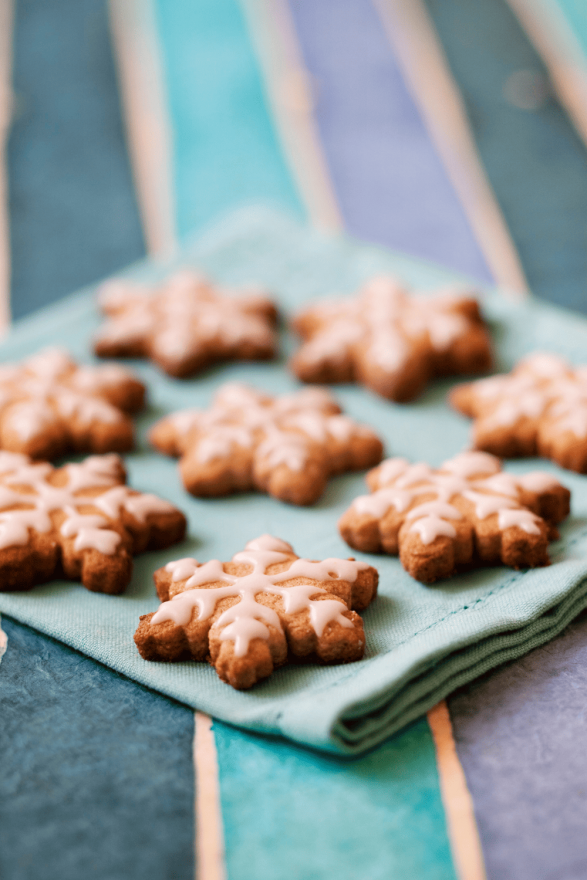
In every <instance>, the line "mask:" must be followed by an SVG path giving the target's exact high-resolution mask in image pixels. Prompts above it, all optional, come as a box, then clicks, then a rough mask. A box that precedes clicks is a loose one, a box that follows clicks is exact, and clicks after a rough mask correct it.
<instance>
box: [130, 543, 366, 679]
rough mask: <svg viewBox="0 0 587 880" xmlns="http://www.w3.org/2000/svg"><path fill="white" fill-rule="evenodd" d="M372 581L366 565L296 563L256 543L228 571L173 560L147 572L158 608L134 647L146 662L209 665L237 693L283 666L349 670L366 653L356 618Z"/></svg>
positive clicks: (286, 553) (289, 551) (280, 546)
mask: <svg viewBox="0 0 587 880" xmlns="http://www.w3.org/2000/svg"><path fill="white" fill-rule="evenodd" d="M377 581H378V575H377V571H376V570H375V569H374V568H372V567H371V566H370V565H367V563H364V562H356V561H355V560H353V559H325V560H323V561H322V562H312V561H310V560H308V559H300V558H299V557H298V556H296V554H295V553H294V550H293V548H292V546H291V544H288V543H286V542H285V541H281V540H280V539H278V538H273V537H271V536H270V535H262V536H261V537H260V538H257V539H255V540H254V541H249V543H248V544H247V545H246V547H245V549H244V550H243V551H241V552H240V553H237V554H236V555H235V556H233V557H232V562H220V561H219V560H217V559H212V560H210V561H209V562H206V563H204V564H201V563H199V562H197V560H195V559H179V560H177V561H175V562H170V563H168V564H167V565H166V566H165V567H164V568H160V569H159V570H158V571H156V572H155V585H156V588H157V594H158V595H159V598H160V599H161V601H162V604H161V605H160V606H159V609H158V611H156V612H155V613H154V614H146V615H143V616H142V617H141V621H140V624H139V627H138V629H137V631H136V633H135V642H136V644H137V647H138V649H139V651H140V653H141V656H142V657H144V658H145V660H166V661H174V660H206V659H209V660H210V662H211V663H212V664H213V665H214V666H215V667H216V671H217V673H218V675H219V676H220V678H221V679H222V680H223V681H225V682H228V684H231V685H232V686H233V687H235V688H238V689H244V688H249V687H251V686H252V685H254V684H255V683H256V682H258V681H259V680H260V679H263V678H266V677H267V676H268V675H270V674H271V673H272V672H273V670H274V669H275V668H276V667H278V666H282V665H283V664H284V663H285V662H286V661H287V659H288V656H289V657H291V658H292V659H296V660H298V661H299V660H306V661H307V660H314V661H316V660H318V661H320V662H322V663H350V662H352V661H354V660H360V659H361V657H362V656H363V653H364V650H365V635H364V632H363V622H362V620H361V618H360V617H359V615H358V614H357V613H356V611H362V610H364V609H365V608H366V607H367V606H368V605H369V603H370V602H371V601H372V600H373V599H374V597H375V594H376V592H377ZM353 609H354V610H353Z"/></svg>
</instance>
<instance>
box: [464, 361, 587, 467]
mask: <svg viewBox="0 0 587 880" xmlns="http://www.w3.org/2000/svg"><path fill="white" fill-rule="evenodd" d="M450 402H451V403H452V405H453V406H454V407H455V409H457V410H459V412H462V413H463V414H464V415H466V416H469V417H471V418H473V419H475V424H474V427H473V445H474V446H475V448H476V449H484V450H486V451H487V452H492V453H493V454H494V455H499V456H501V457H502V458H511V457H514V456H532V455H541V456H543V457H544V458H550V459H552V461H555V462H556V463H557V464H560V465H561V466H562V467H564V468H568V469H569V470H572V471H578V472H579V473H581V474H585V473H587V365H584V366H580V367H571V365H570V364H569V363H568V361H566V360H565V359H564V358H562V357H559V356H558V355H554V354H547V353H538V352H537V353H535V354H531V355H529V356H528V357H525V358H523V360H521V361H520V362H519V363H518V364H517V366H516V367H515V369H513V370H512V372H511V373H508V374H505V375H499V376H490V377H489V378H488V379H481V380H479V381H477V382H468V383H466V384H463V385H458V386H457V387H456V388H454V389H453V390H452V392H451V394H450Z"/></svg>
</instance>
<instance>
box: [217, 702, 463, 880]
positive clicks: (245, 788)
mask: <svg viewBox="0 0 587 880" xmlns="http://www.w3.org/2000/svg"><path fill="white" fill-rule="evenodd" d="M214 734H215V737H216V747H217V750H218V761H219V765H220V767H221V774H220V785H221V797H222V812H223V818H224V825H225V838H226V842H227V854H226V862H227V873H228V877H229V880H250V878H251V877H255V878H257V880H265V878H267V880H269V878H270V880H291V878H292V877H295V878H296V880H314V878H324V880H326V878H336V880H356V878H358V877H365V878H367V877H368V878H369V880H390V878H395V877H397V878H412V877H413V878H418V880H455V871H454V868H453V864H452V859H451V854H450V850H449V846H448V842H447V834H446V823H445V818H444V814H443V812H442V805H441V801H440V793H439V788H438V777H437V773H436V764H435V756H434V747H433V745H432V742H431V738H430V730H429V728H428V724H427V723H426V721H425V720H424V719H423V720H421V721H419V722H417V723H416V724H414V725H412V726H411V727H410V728H408V729H407V730H405V731H404V732H403V733H401V734H400V735H398V736H395V737H394V738H393V739H392V740H390V741H388V742H387V743H385V744H384V745H383V746H381V747H380V748H379V749H377V750H376V751H374V752H372V753H371V754H369V755H365V756H364V757H362V758H360V759H359V760H356V761H352V762H348V761H341V760H338V759H336V758H331V757H326V756H324V755H318V754H314V753H313V752H308V751H305V750H303V749H300V748H297V747H295V746H292V745H290V744H289V743H286V742H280V741H275V740H267V739H263V738H261V737H257V736H252V735H247V734H242V733H237V731H235V730H233V729H232V728H230V727H227V726H226V725H224V724H220V723H218V722H217V723H215V724H214Z"/></svg>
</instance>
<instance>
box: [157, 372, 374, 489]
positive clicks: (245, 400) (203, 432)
mask: <svg viewBox="0 0 587 880" xmlns="http://www.w3.org/2000/svg"><path fill="white" fill-rule="evenodd" d="M150 440H151V442H152V444H153V445H154V446H155V448H156V449H158V450H159V451H160V452H163V453H164V454H165V455H177V456H181V461H180V465H179V466H180V471H181V476H182V479H183V483H184V486H185V487H186V489H187V490H188V492H191V493H192V495H198V496H202V497H206V496H211V495H228V494H229V493H231V492H243V491H247V490H250V489H257V490H258V491H260V492H267V493H268V494H269V495H273V496H274V497H275V498H280V499H281V500H282V501H288V502H289V503H290V504H312V503H313V502H314V501H316V500H317V499H318V498H319V497H320V495H322V493H323V491H324V489H325V487H326V482H327V480H328V477H329V476H331V475H332V474H339V473H342V472H343V471H349V470H360V469H362V468H367V467H371V466H372V465H374V464H377V463H378V462H379V461H381V456H382V454H383V445H382V443H381V440H379V438H378V437H377V436H376V435H375V434H374V433H373V431H371V430H370V429H369V428H367V427H365V426H364V425H359V424H358V423H357V422H354V421H353V420H352V419H350V418H349V417H348V416H345V415H342V414H341V410H340V407H339V406H338V404H337V403H336V401H335V400H334V398H333V397H332V395H331V394H330V393H329V392H328V391H326V390H325V389H323V388H306V389H303V390H302V391H297V392H294V393H293V394H284V395H282V396H281V397H270V396H269V395H268V394H264V393H263V392H261V391H257V390H256V389H255V388H251V387H249V386H247V385H241V384H238V383H228V384H226V385H223V386H222V387H221V388H220V389H219V391H218V392H217V393H216V396H215V398H214V402H213V405H212V406H211V407H210V409H208V410H185V411H183V412H178V413H175V414H173V415H171V416H168V417H167V418H165V419H163V420H162V421H160V422H158V423H157V424H156V425H155V426H154V427H153V428H152V430H151V433H150Z"/></svg>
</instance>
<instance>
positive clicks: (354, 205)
mask: <svg viewBox="0 0 587 880" xmlns="http://www.w3.org/2000/svg"><path fill="white" fill-rule="evenodd" d="M290 6H291V12H292V15H293V18H294V22H295V25H296V29H297V34H298V38H299V41H300V45H301V50H302V53H303V57H304V60H305V65H306V67H307V69H308V71H309V73H310V74H311V77H312V78H313V80H314V84H315V94H316V108H315V113H316V120H317V124H318V127H319V131H320V136H321V140H322V145H323V149H324V152H325V155H326V160H327V162H328V165H329V168H330V172H331V175H332V180H333V183H334V187H335V190H336V195H337V197H338V200H339V203H340V207H341V211H342V215H343V218H344V222H345V226H346V227H347V229H348V230H349V231H350V232H351V233H353V234H354V235H357V236H359V237H360V238H363V239H366V240H367V241H372V242H376V243H378V244H383V245H387V246H389V247H392V248H395V249H398V250H403V251H407V252H409V253H411V254H414V255H416V256H419V257H424V258H426V259H431V260H435V261H437V262H439V263H442V264H444V265H446V266H449V267H450V268H452V269H456V270H458V271H462V272H466V273H469V274H471V275H473V276H475V277H477V278H479V279H481V280H483V281H489V280H491V274H490V272H489V269H488V267H487V264H486V263H485V260H484V257H483V255H482V253H481V251H480V249H479V246H478V244H477V242H476V240H475V238H474V236H473V233H472V231H471V229H470V227H469V224H468V222H467V219H466V217H465V215H464V212H463V209H462V207H461V205H460V202H459V201H458V199H457V196H456V194H455V191H454V190H453V187H452V185H451V183H450V181H449V180H448V178H447V175H446V172H445V170H444V168H443V166H442V163H441V161H440V159H439V157H438V155H437V153H436V150H435V148H434V145H433V144H432V142H431V140H430V137H429V135H428V132H427V130H426V128H425V127H424V123H423V121H422V118H421V116H420V113H419V111H418V108H417V106H416V105H415V103H414V101H413V100H412V97H411V96H410V94H409V92H408V90H407V88H406V85H405V83H404V81H403V79H402V76H401V73H400V70H399V68H398V66H397V64H396V61H395V59H394V57H393V52H392V49H391V47H390V45H389V41H388V40H387V38H386V36H385V34H384V32H383V28H382V25H381V21H380V19H379V18H378V16H377V13H376V12H375V9H374V8H373V6H372V4H371V3H370V2H368V0H342V2H340V0H339V2H336V3H334V2H321V3H316V2H315V0H295V2H292V3H291V4H290Z"/></svg>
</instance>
